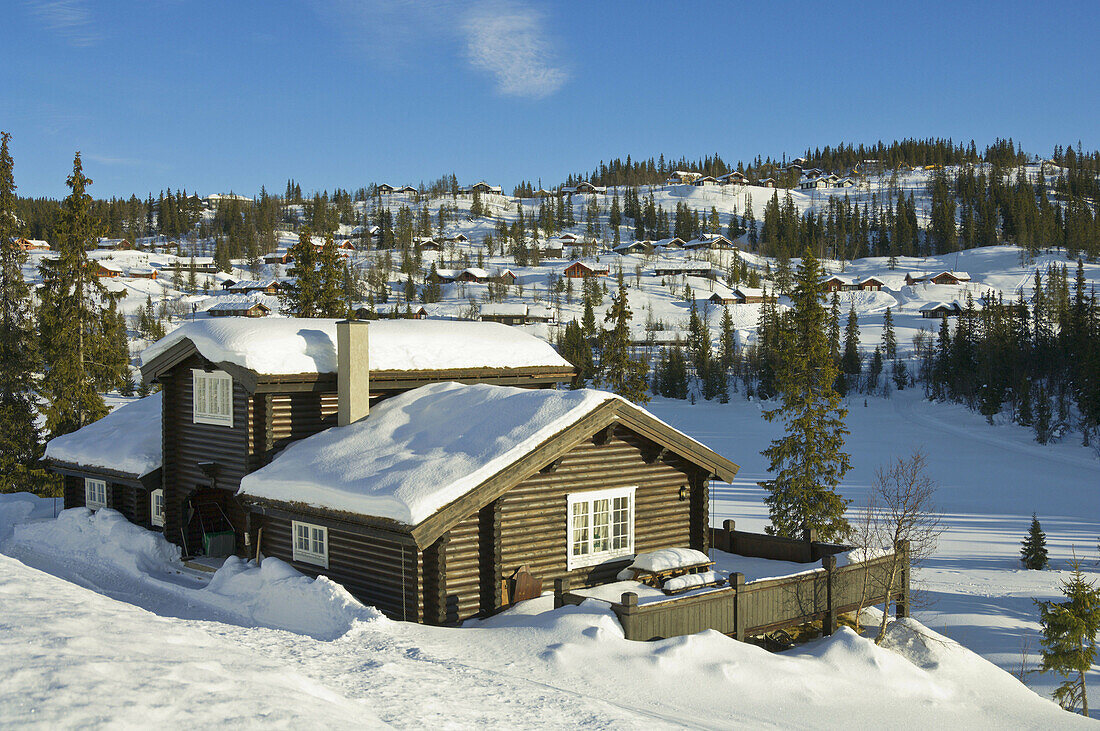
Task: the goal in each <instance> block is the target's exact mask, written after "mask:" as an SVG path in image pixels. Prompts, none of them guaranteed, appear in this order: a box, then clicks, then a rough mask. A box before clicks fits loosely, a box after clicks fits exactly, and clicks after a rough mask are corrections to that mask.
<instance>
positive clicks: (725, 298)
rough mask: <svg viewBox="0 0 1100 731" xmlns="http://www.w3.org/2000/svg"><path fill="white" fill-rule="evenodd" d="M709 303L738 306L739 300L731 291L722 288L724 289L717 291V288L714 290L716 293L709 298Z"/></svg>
mask: <svg viewBox="0 0 1100 731" xmlns="http://www.w3.org/2000/svg"><path fill="white" fill-rule="evenodd" d="M707 302H711V303H713V304H716V305H733V304H738V300H737V298H736V297H735V296H734V294H733V292H731V291H730V290H728V289H725V288H722V289H717V288H716V289H715V290H714V293H713V294H712V295H711V296H710V297H707Z"/></svg>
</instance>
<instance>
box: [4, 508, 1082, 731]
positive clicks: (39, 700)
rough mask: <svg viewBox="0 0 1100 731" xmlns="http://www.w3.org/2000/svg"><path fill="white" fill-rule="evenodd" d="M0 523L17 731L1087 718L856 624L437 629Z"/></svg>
mask: <svg viewBox="0 0 1100 731" xmlns="http://www.w3.org/2000/svg"><path fill="white" fill-rule="evenodd" d="M0 516H2V517H0V520H2V521H3V523H0V530H3V534H10V537H9V538H8V539H7V540H5V541H4V542H3V544H2V548H3V551H4V552H5V553H6V554H8V555H0V600H2V601H3V605H4V612H3V613H2V614H0V673H2V674H3V677H4V678H5V682H4V683H2V684H0V717H2V718H3V719H4V724H5V725H7V726H37V727H42V728H56V727H59V726H65V727H67V726H97V725H112V726H117V725H125V726H145V725H150V724H154V723H166V722H167V723H170V724H173V725H181V724H182V725H197V724H200V723H201V724H204V725H208V724H211V723H223V724H232V725H235V726H249V727H251V726H259V725H268V724H272V723H274V724H275V725H277V726H281V727H290V726H296V725H301V724H303V723H305V724H308V725H310V726H321V725H324V726H331V727H335V728H344V727H352V726H357V727H374V726H381V725H382V724H384V723H385V724H390V725H393V726H398V727H401V728H423V727H429V726H430V727H440V726H442V727H448V728H470V727H485V726H492V727H506V728H514V727H520V726H539V727H551V728H558V727H577V726H581V725H583V726H586V727H595V728H627V727H630V728H637V727H640V726H645V727H659V728H663V727H682V726H688V727H695V728H728V727H730V726H735V725H738V726H745V725H751V726H754V727H760V726H768V727H775V726H780V727H793V726H798V727H806V728H829V727H836V726H839V725H851V724H852V722H853V719H858V723H859V724H860V725H867V726H891V727H914V728H915V727H922V728H927V727H928V726H930V725H935V726H938V727H944V726H947V727H964V726H965V727H979V726H980V727H991V726H992V727H1004V728H1007V727H1013V728H1021V727H1022V728H1049V727H1051V726H1060V727H1063V726H1064V727H1070V726H1073V725H1075V724H1077V723H1083V722H1084V721H1083V719H1080V718H1079V717H1074V716H1071V715H1069V714H1066V713H1064V712H1063V711H1061V710H1060V709H1058V708H1057V707H1056V706H1055V705H1054V704H1052V703H1051V702H1049V701H1047V700H1044V699H1042V698H1040V697H1039V696H1038V695H1036V694H1034V693H1032V692H1031V691H1029V690H1027V689H1026V688H1024V687H1023V686H1022V685H1020V684H1019V683H1018V682H1016V680H1015V679H1013V678H1012V677H1011V676H1010V675H1009V674H1007V673H1005V672H1003V671H1001V670H999V669H997V668H996V667H994V666H993V665H991V664H990V663H988V662H986V661H985V660H983V659H981V658H980V657H979V656H977V655H975V654H974V653H972V652H970V651H968V650H967V649H965V648H963V647H962V646H960V645H958V644H956V643H954V642H952V641H951V640H949V639H946V638H941V637H939V636H938V635H937V634H936V633H934V632H930V631H928V630H926V629H924V628H923V627H922V626H921V625H920V624H919V623H917V622H915V621H913V622H906V623H898V624H896V625H894V626H893V628H892V630H891V633H890V636H889V638H888V641H887V642H886V643H885V644H884V645H883V646H882V647H877V646H875V645H874V644H873V643H872V642H870V641H869V640H866V639H864V638H861V637H858V636H857V635H855V633H853V632H851V631H850V630H847V629H843V630H841V631H840V632H838V633H837V634H836V635H834V636H833V637H831V638H827V639H823V640H819V641H815V642H811V643H808V644H806V645H803V646H800V647H798V648H796V649H795V650H792V651H789V652H786V653H783V654H781V655H774V654H770V653H768V652H766V651H764V650H763V649H761V648H758V647H756V646H753V645H748V644H744V643H739V642H736V641H734V640H732V639H730V638H728V637H725V636H723V635H721V634H718V633H716V632H710V631H708V632H703V633H700V634H697V635H693V636H690V637H680V638H675V639H671V640H665V641H661V642H653V643H640V642H627V641H626V640H624V639H623V638H622V631H621V629H620V628H619V626H618V624H617V622H616V620H615V619H614V616H613V615H612V614H610V612H609V611H608V610H607V609H606V606H605V605H603V604H601V603H600V602H598V601H590V602H587V603H585V604H584V605H582V606H579V607H566V608H563V609H561V610H552V608H551V606H552V600H551V598H550V597H544V598H542V599H537V600H533V601H531V602H526V603H524V604H522V605H520V606H518V607H517V608H515V609H513V610H511V611H509V612H506V613H504V614H502V615H499V616H497V617H495V618H493V619H491V620H487V621H484V622H473V623H469V624H468V626H466V627H463V628H457V629H455V628H451V629H447V628H437V627H425V626H420V625H414V624H407V623H401V622H392V621H389V620H387V619H384V618H382V617H380V616H379V615H378V614H377V613H376V612H374V611H373V610H371V609H369V608H366V607H363V606H361V605H359V604H357V603H356V602H354V600H351V599H350V597H348V596H347V594H346V593H344V592H343V591H342V590H341V589H340V588H339V587H337V586H335V585H333V584H331V582H327V581H325V580H317V581H312V580H310V579H307V578H305V577H302V576H301V575H297V574H296V573H295V572H293V571H292V570H290V569H288V568H287V567H286V566H285V564H282V563H280V562H278V561H272V559H267V560H266V561H264V563H263V564H262V565H261V566H259V567H256V566H255V565H248V564H244V563H242V562H240V561H239V560H236V559H230V561H229V562H228V563H227V565H226V566H225V567H223V568H222V569H221V570H220V571H219V572H218V573H217V574H215V575H214V576H213V578H212V579H211V578H208V577H203V576H200V575H198V574H191V573H190V572H189V570H188V569H186V568H185V567H183V566H181V565H180V564H179V562H178V558H177V556H178V554H177V553H176V551H175V550H174V549H173V548H172V547H171V546H169V545H167V544H166V543H165V542H164V541H163V539H161V538H159V537H158V536H154V535H153V534H151V533H146V532H144V531H141V530H140V529H137V528H134V527H133V526H130V525H128V524H127V523H126V522H125V520H123V519H122V518H121V516H119V515H118V514H117V513H114V512H113V511H110V510H101V511H99V512H98V513H96V514H94V515H93V514H91V513H90V512H89V511H87V510H84V509H75V510H71V511H66V512H64V513H62V514H61V516H60V518H59V519H54V518H53V517H52V505H51V502H50V501H45V500H31V499H28V498H26V497H24V496H16V497H14V498H12V497H9V496H2V497H0ZM12 523H15V525H11V524H12ZM5 526H6V527H5ZM258 600H260V601H258ZM261 605H262V606H266V607H275V608H276V609H275V611H270V612H268V613H267V614H262V613H261V612H260V611H259V609H260V606H261ZM310 625H312V627H311V626H310ZM310 629H312V630H319V632H318V631H313V632H311V631H309V630H310Z"/></svg>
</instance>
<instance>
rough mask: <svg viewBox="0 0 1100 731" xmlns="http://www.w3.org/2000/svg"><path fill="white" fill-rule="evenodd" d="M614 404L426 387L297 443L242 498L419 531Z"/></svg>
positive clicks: (562, 394)
mask: <svg viewBox="0 0 1100 731" xmlns="http://www.w3.org/2000/svg"><path fill="white" fill-rule="evenodd" d="M611 400H619V401H622V399H620V398H619V397H618V396H615V395H614V394H611V393H606V392H603V391H594V390H591V389H580V390H576V391H553V390H549V389H523V388H514V387H510V386H493V385H488V384H474V385H464V384H458V383H435V384H431V385H428V386H422V387H420V388H417V389H415V390H412V391H408V392H406V393H403V394H400V395H398V396H394V397H392V398H390V399H387V400H385V401H383V402H382V403H381V404H379V405H378V406H376V407H373V408H372V409H371V411H370V415H369V416H367V417H366V418H365V419H363V420H361V421H358V422H356V423H354V424H350V425H348V426H343V427H335V428H331V429H328V430H326V431H323V432H321V433H319V434H315V435H314V436H311V437H309V438H307V439H303V440H302V441H300V442H295V443H294V444H291V445H290V446H289V447H287V448H286V450H284V451H283V452H282V453H281V454H279V455H278V456H277V457H276V458H275V459H274V460H272V462H271V463H270V464H268V465H267V466H265V467H263V468H261V469H259V470H257V471H256V472H253V473H251V474H249V475H246V476H245V477H244V479H243V480H241V494H243V495H249V496H252V497H256V498H264V499H268V500H277V501H283V502H295V503H305V504H306V505H311V506H314V507H318V508H326V509H329V510H336V511H346V512H350V513H357V514H361V515H371V516H376V517H380V518H389V519H391V520H396V521H398V522H401V523H405V524H407V525H417V524H419V523H421V522H422V521H424V520H425V519H426V518H428V517H430V516H431V515H432V514H434V513H435V512H436V511H438V510H439V509H440V508H442V507H444V506H445V505H447V504H448V503H450V502H452V501H454V500H456V499H458V498H460V497H462V496H463V495H465V494H466V493H468V492H470V491H471V490H473V489H474V488H475V487H477V486H478V485H480V484H481V483H482V482H484V481H485V480H486V479H488V478H489V477H491V476H493V475H495V474H496V473H498V472H500V471H501V470H502V469H504V468H505V467H507V466H508V465H510V464H512V463H513V462H515V461H516V460H517V459H519V458H520V457H522V456H523V455H525V454H527V453H529V452H530V451H531V450H533V449H534V448H535V447H537V446H538V445H540V444H542V443H543V442H545V441H546V440H547V439H549V438H550V437H552V436H554V435H555V434H557V433H559V432H561V431H563V430H564V429H566V428H568V427H570V426H572V425H573V424H575V423H576V422H577V421H579V420H580V419H582V418H583V417H585V416H586V415H588V414H590V413H592V411H593V410H595V409H596V408H597V407H599V406H600V405H602V404H604V403H606V402H608V401H611ZM623 404H627V402H625V401H623ZM628 408H637V407H634V406H628ZM639 410H640V409H639Z"/></svg>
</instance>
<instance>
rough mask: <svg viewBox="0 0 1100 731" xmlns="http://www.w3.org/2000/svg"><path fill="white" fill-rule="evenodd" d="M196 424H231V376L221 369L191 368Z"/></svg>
mask: <svg viewBox="0 0 1100 731" xmlns="http://www.w3.org/2000/svg"><path fill="white" fill-rule="evenodd" d="M191 374H192V378H191V380H192V383H193V384H194V388H193V391H194V393H193V399H192V407H193V410H194V421H195V423H196V424H214V425H216V426H229V427H231V426H233V377H232V376H230V375H229V374H228V373H225V372H223V371H214V372H213V373H207V372H206V371H202V370H198V369H195V370H192V371H191Z"/></svg>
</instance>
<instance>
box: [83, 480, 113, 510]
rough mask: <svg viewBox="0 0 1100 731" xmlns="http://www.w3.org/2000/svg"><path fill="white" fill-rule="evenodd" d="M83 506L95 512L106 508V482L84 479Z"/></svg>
mask: <svg viewBox="0 0 1100 731" xmlns="http://www.w3.org/2000/svg"><path fill="white" fill-rule="evenodd" d="M84 505H85V506H87V507H89V508H91V509H92V510H97V509H99V508H105V507H107V482H106V481H105V480H96V479H93V478H91V477H86V478H84Z"/></svg>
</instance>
